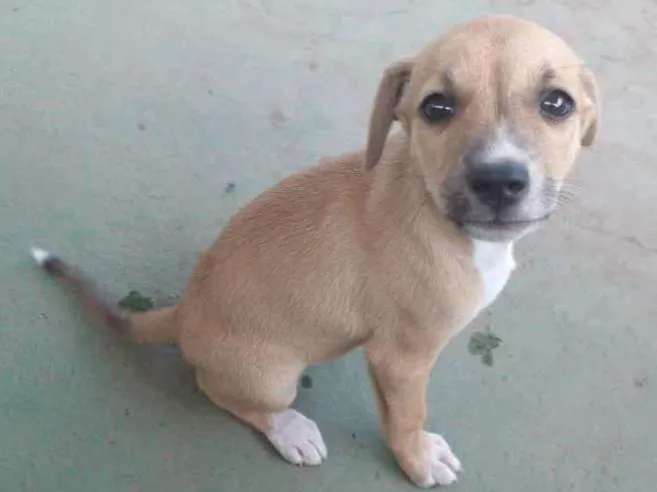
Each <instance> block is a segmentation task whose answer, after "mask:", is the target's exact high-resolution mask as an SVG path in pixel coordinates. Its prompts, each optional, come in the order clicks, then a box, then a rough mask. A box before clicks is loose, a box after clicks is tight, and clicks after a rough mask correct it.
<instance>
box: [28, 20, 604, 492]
mask: <svg viewBox="0 0 657 492" xmlns="http://www.w3.org/2000/svg"><path fill="white" fill-rule="evenodd" d="M597 115H598V95H597V89H596V83H595V81H594V78H593V76H592V75H591V73H590V72H589V71H588V70H586V69H585V68H584V67H583V66H582V62H581V61H580V60H579V58H578V57H577V56H576V55H575V54H574V53H573V52H572V51H571V49H570V48H569V47H568V46H567V45H566V43H565V42H564V41H562V40H561V39H560V38H558V37H557V36H556V35H554V34H552V33H550V32H548V31H547V30H545V29H543V28H542V27H539V26H538V25H536V24H533V23H530V22H527V21H523V20H519V19H515V18H512V17H505V16H495V17H488V18H484V19H480V20H476V21H474V22H471V23H468V24H465V25H462V26H459V27H456V28H455V29H453V30H451V31H450V32H448V33H447V34H446V35H445V36H443V37H442V38H440V39H439V40H437V41H435V42H433V43H431V44H429V45H428V46H427V47H426V48H424V50H422V51H421V52H420V53H419V54H418V55H417V56H416V57H414V58H409V59H407V60H404V61H400V62H398V63H395V64H394V65H392V66H391V67H390V68H388V69H387V70H386V71H385V73H384V76H383V79H382V81H381V84H380V87H379V90H378V94H377V96H376V100H375V102H374V109H373V111H372V118H371V124H370V130H369V138H368V143H367V149H366V150H365V152H363V153H361V152H359V153H354V154H350V155H346V156H343V157H341V158H338V159H331V160H326V161H325V162H323V163H320V164H319V165H317V166H315V167H313V168H310V169H309V170H307V171H305V172H301V173H299V174H296V175H294V176H292V177H290V178H288V179H285V180H283V181H282V182H281V183H280V184H278V185H277V186H275V187H274V188H272V189H270V190H268V191H266V192H265V193H263V194H262V195H260V196H259V197H257V198H256V199H255V200H254V201H253V202H251V203H250V204H249V205H247V206H246V207H245V208H243V209H242V210H241V211H240V212H239V213H237V214H236V215H235V216H234V217H233V218H232V220H231V221H230V222H229V223H228V225H227V226H226V227H225V229H224V230H223V231H222V233H221V234H220V236H219V238H218V239H217V242H216V243H215V244H214V245H213V246H212V247H211V248H210V249H209V250H208V251H207V252H205V253H204V254H203V255H202V257H201V259H200V261H199V262H198V264H197V266H196V269H195V271H194V273H193V275H192V277H191V280H190V283H189V285H188V287H187V290H186V292H185V293H184V295H183V297H182V300H181V301H180V303H179V304H178V305H177V306H175V307H167V308H163V309H158V310H155V311H152V312H149V313H145V314H131V315H129V314H124V313H117V312H115V311H114V310H113V309H112V308H111V307H110V306H109V305H108V304H106V303H104V302H103V301H102V300H101V299H100V298H99V297H97V296H96V295H95V294H94V293H93V292H92V291H91V290H90V289H89V286H88V285H87V284H86V283H85V282H84V281H83V280H82V278H81V277H80V276H78V275H77V274H76V273H74V272H73V271H72V269H71V268H70V267H68V266H67V265H66V264H64V263H63V262H62V261H61V260H59V259H57V258H56V257H54V256H52V255H50V254H49V253H47V252H45V251H43V250H39V249H37V250H33V255H34V256H35V258H36V260H37V261H38V262H39V263H40V264H41V265H42V266H43V267H44V268H46V269H47V270H48V271H49V272H51V273H52V274H54V275H56V276H58V277H59V278H61V279H62V280H64V281H65V282H67V283H69V284H70V285H71V286H73V287H74V288H75V290H76V291H77V293H78V294H79V295H80V297H81V298H82V300H84V301H85V305H86V307H87V308H88V309H89V310H90V312H92V313H95V314H97V315H100V316H101V318H102V319H103V321H105V322H107V323H108V324H110V325H112V326H114V327H117V328H119V329H122V330H124V331H125V332H126V333H127V334H128V335H129V336H130V337H131V338H132V339H134V340H136V341H141V342H146V341H173V342H176V343H178V344H179V345H180V347H181V349H182V352H183V354H184V357H185V358H186V360H188V361H189V362H190V363H191V364H193V365H194V366H195V367H196V374H197V380H198V384H199V386H200V387H201V388H202V389H203V391H204V392H205V393H206V394H207V396H208V397H209V398H210V399H211V400H212V401H213V402H214V403H215V404H217V405H218V406H219V407H221V408H224V409H226V410H227V411H229V412H231V413H233V414H234V415H235V416H236V417H238V418H240V419H242V420H243V421H245V422H247V423H249V424H250V425H252V426H253V427H255V428H256V429H258V430H260V431H261V432H262V433H263V434H264V435H265V436H267V438H268V439H269V441H270V442H271V443H272V444H273V445H274V447H275V448H276V449H277V450H278V451H279V452H280V453H281V455H282V456H283V457H285V458H286V459H287V460H289V461H290V462H292V463H295V464H299V465H317V464H319V463H320V462H321V461H322V459H324V458H325V457H326V447H325V445H324V442H323V440H322V436H321V434H320V432H319V429H318V428H317V425H316V424H315V423H314V422H313V421H312V420H310V419H308V418H306V417H305V416H303V415H301V414H300V413H299V412H297V411H296V410H293V409H291V408H290V406H291V405H292V403H293V402H294V399H295V397H296V394H297V382H298V378H299V376H300V374H301V373H302V371H303V370H304V368H306V367H307V366H308V365H310V364H315V363H318V362H322V361H326V360H328V359H331V358H334V357H337V356H340V355H342V354H344V353H345V352H347V351H349V350H351V349H352V348H354V347H356V346H362V347H364V350H365V353H366V356H367V360H368V362H369V367H370V371H371V375H372V381H373V385H374V389H375V392H376V396H377V401H378V406H379V411H380V415H381V422H382V427H383V431H384V432H385V435H386V437H387V440H388V442H389V445H390V447H391V449H392V451H393V452H394V453H395V455H396V457H397V460H398V462H399V464H400V466H401V467H402V468H403V469H404V471H405V472H406V473H407V474H408V476H409V477H410V479H411V480H412V481H413V482H415V483H416V484H417V485H420V486H423V487H426V486H432V485H435V484H450V483H452V482H454V481H455V480H456V478H457V475H456V473H457V472H458V471H459V469H460V463H459V461H458V459H457V458H456V457H455V456H454V454H453V453H452V452H451V450H450V448H449V446H448V445H447V443H446V442H445V440H444V439H443V438H442V437H440V436H439V435H437V434H433V433H431V432H428V431H427V430H425V429H424V424H425V416H426V408H425V393H426V385H427V380H428V377H429V373H430V371H431V368H432V366H433V365H434V362H435V360H436V357H437V356H438V354H439V352H440V351H441V349H442V348H443V347H444V346H445V344H447V342H448V341H449V340H450V339H451V338H452V337H453V336H454V335H455V334H457V333H458V332H459V330H461V329H462V328H463V327H464V326H466V325H467V324H468V323H469V322H470V321H471V320H472V319H473V318H474V317H475V316H476V315H477V313H479V311H480V310H481V309H482V308H484V307H485V306H487V305H488V304H489V303H490V302H492V301H493V299H495V297H496V296H497V295H498V294H499V292H500V290H501V289H502V288H503V287H504V284H505V283H506V281H507V279H508V277H509V275H510V273H511V271H512V270H513V268H514V261H513V256H512V248H513V243H514V241H515V240H516V239H518V238H519V237H521V236H522V235H523V234H525V233H527V232H528V231H529V230H531V229H533V228H534V227H535V226H536V225H537V224H538V223H540V222H542V221H544V220H545V219H547V218H548V217H549V216H550V214H552V212H554V210H555V208H556V207H557V203H558V197H559V193H560V190H561V187H562V185H563V183H564V180H565V179H566V177H567V176H568V174H569V172H570V170H571V167H572V166H573V163H574V161H575V158H576V157H577V155H578V152H579V150H580V147H581V146H582V145H590V144H591V143H592V141H593V139H594V136H595V133H596V122H597ZM395 119H396V120H398V121H399V122H400V123H401V131H400V132H399V133H397V134H396V135H394V136H392V137H390V138H388V132H389V130H390V128H391V125H392V124H393V120H395Z"/></svg>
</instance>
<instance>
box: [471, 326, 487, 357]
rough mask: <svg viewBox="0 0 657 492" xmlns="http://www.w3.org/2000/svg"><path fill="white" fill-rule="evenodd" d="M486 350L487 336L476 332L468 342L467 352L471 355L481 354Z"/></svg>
mask: <svg viewBox="0 0 657 492" xmlns="http://www.w3.org/2000/svg"><path fill="white" fill-rule="evenodd" d="M487 349H488V335H487V334H486V333H482V332H480V331H477V332H475V333H473V334H472V336H471V337H470V341H469V342H468V352H470V353H471V354H472V355H480V354H483V353H484V352H485V351H486V350H487Z"/></svg>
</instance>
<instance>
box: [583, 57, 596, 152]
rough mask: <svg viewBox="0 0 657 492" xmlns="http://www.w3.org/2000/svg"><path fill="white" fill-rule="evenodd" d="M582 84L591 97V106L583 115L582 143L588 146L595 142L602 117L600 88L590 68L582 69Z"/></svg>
mask: <svg viewBox="0 0 657 492" xmlns="http://www.w3.org/2000/svg"><path fill="white" fill-rule="evenodd" d="M581 78H582V85H583V86H584V92H585V93H586V95H587V96H588V98H589V101H590V104H589V107H588V108H587V109H586V110H585V111H584V114H583V115H582V145H583V146H584V147H588V146H590V145H591V144H593V141H594V140H595V136H596V134H597V133H598V121H599V119H600V88H599V87H598V83H597V81H596V80H595V75H593V72H591V71H590V70H589V69H588V68H584V69H582V73H581Z"/></svg>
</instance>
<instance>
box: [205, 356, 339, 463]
mask: <svg viewBox="0 0 657 492" xmlns="http://www.w3.org/2000/svg"><path fill="white" fill-rule="evenodd" d="M296 378H298V375H297V376H296V377H295V378H294V379H293V380H292V381H282V379H289V378H274V377H272V380H274V379H278V385H277V386H278V387H276V388H274V387H266V388H261V389H262V390H264V393H263V392H259V393H260V394H259V395H258V396H259V397H258V403H257V404H255V403H253V402H251V401H249V400H247V399H238V398H235V397H233V398H230V397H227V395H226V392H225V388H224V387H223V384H222V381H223V378H222V377H221V375H217V374H214V373H212V372H209V371H206V370H202V369H199V370H197V372H196V380H197V382H198V385H199V387H200V388H201V390H202V391H203V392H204V393H205V394H206V395H207V397H208V398H209V399H210V400H211V401H212V402H213V403H214V404H215V405H217V406H218V407H220V408H222V409H224V410H226V411H228V412H230V413H231V414H233V415H234V416H235V417H237V418H238V419H240V420H241V421H243V422H245V423H247V424H249V425H250V426H252V427H254V428H255V429H257V430H259V431H260V432H262V433H263V434H264V435H265V437H266V438H267V439H268V440H269V442H270V443H271V444H272V445H273V446H274V448H275V449H276V450H277V451H278V452H279V453H280V455H281V456H282V457H283V458H285V459H286V460H287V461H289V462H290V463H292V464H293V465H297V466H317V465H319V464H320V463H321V462H322V460H325V459H326V457H327V450H326V445H325V444H324V439H323V438H322V434H321V433H320V431H319V428H318V427H317V424H316V423H315V422H314V421H313V420H310V419H309V418H307V417H306V416H305V415H303V414H302V413H300V412H298V411H297V410H294V409H293V408H290V405H291V404H292V402H293V401H294V399H295V397H296V384H297V380H296ZM281 384H282V387H287V388H288V390H287V391H283V392H281V391H280V389H281V386H279V385H281ZM289 388H293V390H292V391H290V390H289ZM252 390H253V388H252ZM285 393H287V394H285Z"/></svg>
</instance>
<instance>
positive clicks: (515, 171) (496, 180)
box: [466, 161, 530, 214]
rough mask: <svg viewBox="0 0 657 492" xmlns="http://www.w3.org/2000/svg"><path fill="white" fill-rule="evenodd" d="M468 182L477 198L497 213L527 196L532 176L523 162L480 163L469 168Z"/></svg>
mask: <svg viewBox="0 0 657 492" xmlns="http://www.w3.org/2000/svg"><path fill="white" fill-rule="evenodd" d="M466 183H467V186H468V188H469V189H470V191H471V192H472V194H473V195H474V196H475V197H476V198H477V200H478V201H479V202H480V203H481V204H483V205H486V206H488V207H490V208H491V209H492V210H493V211H494V212H496V214H497V213H500V212H503V211H504V210H506V209H508V208H511V207H513V206H514V205H517V204H518V203H519V202H520V201H522V199H523V198H525V196H527V194H528V192H529V186H530V178H529V171H528V169H527V166H526V165H524V164H522V163H518V162H510V161H506V162H497V163H478V164H475V165H473V166H472V167H470V169H469V170H468V172H467V174H466Z"/></svg>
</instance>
